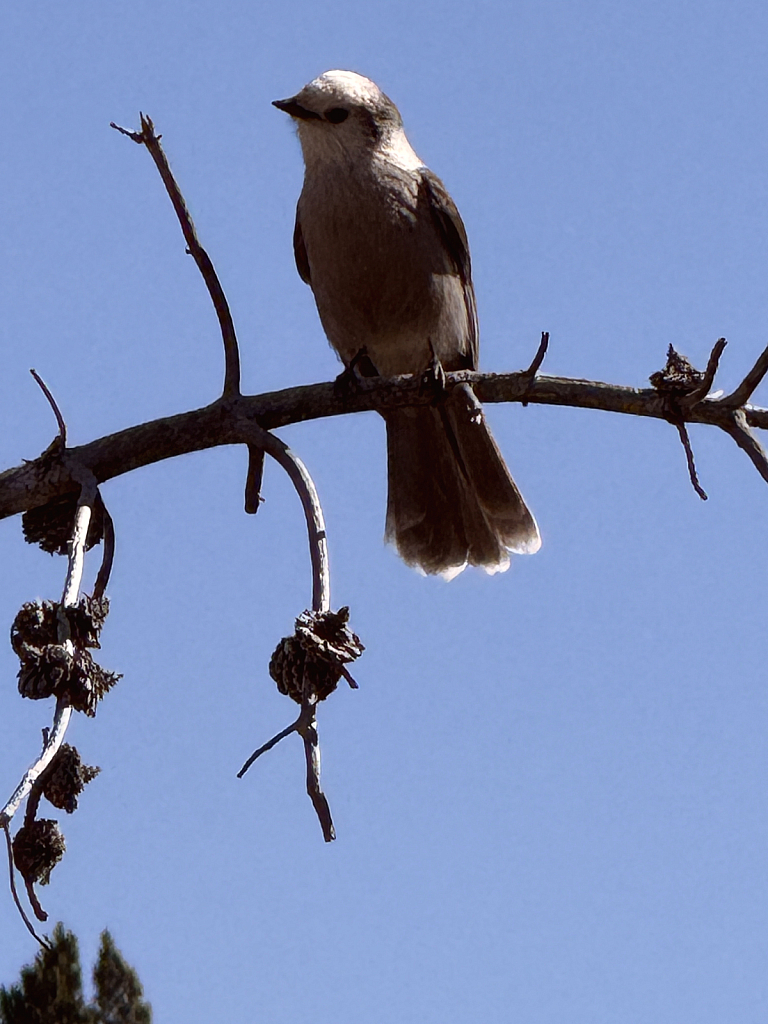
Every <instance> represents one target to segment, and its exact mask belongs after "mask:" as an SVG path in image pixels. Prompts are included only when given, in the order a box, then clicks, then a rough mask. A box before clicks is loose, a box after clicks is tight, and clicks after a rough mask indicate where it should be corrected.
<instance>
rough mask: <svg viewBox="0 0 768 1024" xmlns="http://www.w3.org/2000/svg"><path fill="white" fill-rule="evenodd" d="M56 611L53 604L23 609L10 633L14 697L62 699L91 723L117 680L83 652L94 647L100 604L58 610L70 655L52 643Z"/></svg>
mask: <svg viewBox="0 0 768 1024" xmlns="http://www.w3.org/2000/svg"><path fill="white" fill-rule="evenodd" d="M60 611H62V608H61V605H59V604H57V603H55V602H53V601H43V602H42V603H38V602H30V603H28V604H25V605H23V607H22V608H21V610H20V611H19V613H18V615H17V616H16V618H15V619H14V622H13V626H12V627H11V644H12V646H13V649H14V651H15V652H16V654H17V655H18V656H19V659H20V661H21V668H20V669H19V693H21V695H22V696H23V697H30V698H31V699H32V700H40V699H42V698H45V697H50V696H52V695H55V696H57V697H63V696H68V697H69V699H70V700H71V702H72V706H73V707H74V708H75V709H76V710H77V711H83V712H85V714H86V715H90V716H91V717H93V715H95V713H96V705H97V703H98V702H99V700H101V698H102V697H103V696H104V694H105V693H106V692H107V691H108V690H110V689H111V688H112V687H113V686H114V685H115V683H116V682H117V680H118V679H119V678H120V676H119V675H118V674H116V673H114V672H108V671H107V670H106V669H103V668H102V667H101V666H100V665H98V664H97V663H96V662H95V661H94V660H93V658H92V657H91V655H90V654H89V653H88V651H87V650H86V648H88V647H98V646H99V633H100V631H101V628H102V626H103V625H104V620H105V619H106V617H107V613H108V611H109V602H108V601H107V599H106V598H103V599H102V600H101V601H96V600H94V599H93V598H90V597H83V598H82V599H81V600H80V603H79V604H77V605H76V606H75V607H73V608H65V609H63V613H64V615H66V618H67V622H68V625H69V633H70V637H71V640H72V643H73V646H74V652H71V651H70V650H69V649H68V648H67V647H65V646H64V645H63V644H60V643H59V642H58V637H59V613H60Z"/></svg>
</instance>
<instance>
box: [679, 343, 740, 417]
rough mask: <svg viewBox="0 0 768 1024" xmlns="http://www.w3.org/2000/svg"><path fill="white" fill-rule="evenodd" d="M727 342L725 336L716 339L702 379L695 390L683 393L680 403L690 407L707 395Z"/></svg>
mask: <svg viewBox="0 0 768 1024" xmlns="http://www.w3.org/2000/svg"><path fill="white" fill-rule="evenodd" d="M727 344H728V342H727V341H726V340H725V338H718V339H717V341H716V342H715V345H714V347H713V349H712V351H711V352H710V353H709V359H708V360H707V368H706V370H705V371H704V379H703V380H702V382H701V384H700V385H699V386H698V387H697V388H696V390H695V391H691V392H690V393H689V394H687V395H685V397H684V398H681V399H680V404H681V405H683V406H685V407H686V408H687V409H692V408H693V407H694V406H695V405H698V404H699V402H701V401H702V399H704V398H706V397H707V395H708V394H709V392H710V391H711V390H712V385H713V384H714V382H715V374H716V373H717V368H718V366H719V365H720V356H722V354H723V352H724V351H725V346H726V345H727Z"/></svg>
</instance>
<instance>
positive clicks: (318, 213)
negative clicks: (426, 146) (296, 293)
mask: <svg viewBox="0 0 768 1024" xmlns="http://www.w3.org/2000/svg"><path fill="white" fill-rule="evenodd" d="M299 220H300V224H301V231H302V235H303V239H304V245H305V247H306V251H307V258H308V261H309V267H310V277H311V285H312V290H313V292H314V295H315V300H316V302H317V308H318V312H319V314H320V319H321V321H322V324H323V327H324V329H325V332H326V334H327V336H328V339H329V341H330V342H331V344H332V345H333V347H334V348H335V349H336V350H337V351H338V353H339V355H340V356H341V358H342V359H343V360H344V362H346V363H349V361H350V360H351V359H352V358H353V357H354V356H355V355H356V354H357V353H358V352H359V351H360V349H361V348H362V347H363V346H365V347H366V349H367V350H368V354H369V355H370V357H371V359H372V361H373V363H374V365H375V366H376V368H377V369H378V371H379V373H381V374H382V375H385V376H391V375H394V374H398V373H415V372H419V371H420V370H421V369H423V368H424V367H425V366H426V365H427V363H428V362H429V360H430V358H431V349H433V350H434V351H436V352H437V353H438V354H439V355H441V358H443V359H444V361H446V359H445V358H444V357H445V356H446V355H447V356H448V358H447V361H448V362H450V351H449V350H453V349H455V348H456V347H457V346H459V347H461V346H462V345H463V344H464V338H465V336H466V319H467V314H466V309H465V307H464V301H463V293H462V289H461V284H460V282H459V280H458V278H457V277H456V275H455V269H454V267H453V266H452V265H451V263H450V259H449V257H448V255H447V253H446V252H445V249H444V246H443V244H442V241H441V239H440V237H439V235H438V232H437V229H436V227H435V225H434V222H433V220H432V217H431V215H430V213H429V211H428V210H425V209H423V208H421V207H420V205H419V180H418V178H417V177H416V176H415V175H414V174H412V173H410V174H407V173H405V172H399V173H395V172H392V173H389V174H383V173H380V172H379V173H376V174H374V173H371V174H369V175H366V176H360V175H354V174H347V175H342V174H326V175H325V176H324V177H320V178H315V179H313V178H312V177H310V176H309V175H308V177H307V179H306V180H305V184H304V189H303V191H302V195H301V198H300V200H299ZM430 346H431V348H430ZM441 353H442V354H441Z"/></svg>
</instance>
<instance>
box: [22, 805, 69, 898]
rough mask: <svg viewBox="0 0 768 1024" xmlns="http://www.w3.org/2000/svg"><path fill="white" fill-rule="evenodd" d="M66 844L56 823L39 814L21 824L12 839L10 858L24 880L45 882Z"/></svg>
mask: <svg viewBox="0 0 768 1024" xmlns="http://www.w3.org/2000/svg"><path fill="white" fill-rule="evenodd" d="M66 848H67V844H66V843H65V842H64V836H63V835H62V834H61V832H60V831H59V826H58V823H57V822H55V821H53V820H51V819H50V818H38V819H37V820H36V821H31V822H29V823H28V824H24V825H22V826H21V828H20V829H19V831H18V832H17V833H16V835H15V837H14V840H13V862H14V864H15V865H16V867H17V868H18V870H19V872H20V874H21V876H22V877H23V878H24V880H25V881H27V882H33V883H34V882H39V883H40V885H47V884H48V882H49V881H50V878H51V871H53V869H54V868H55V867H56V865H57V864H58V863H59V861H60V860H61V858H62V857H63V856H64V851H65V850H66Z"/></svg>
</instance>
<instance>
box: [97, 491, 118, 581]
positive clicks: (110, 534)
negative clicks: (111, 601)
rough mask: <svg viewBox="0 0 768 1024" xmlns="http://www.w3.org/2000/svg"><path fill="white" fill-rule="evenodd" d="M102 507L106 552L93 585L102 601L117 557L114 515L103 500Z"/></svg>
mask: <svg viewBox="0 0 768 1024" xmlns="http://www.w3.org/2000/svg"><path fill="white" fill-rule="evenodd" d="M102 508H103V514H104V538H103V541H102V543H103V544H104V553H103V555H102V558H101V567H100V569H99V574H98V576H97V577H96V582H95V584H94V586H93V596H94V598H95V600H97V601H101V599H102V598H103V597H104V594H105V592H106V589H107V584H108V583H109V577H110V575H111V573H112V563H113V561H114V559H115V524H114V523H113V521H112V516H111V515H110V514H109V510H108V509H107V506H106V505H104V503H103V501H102Z"/></svg>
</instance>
